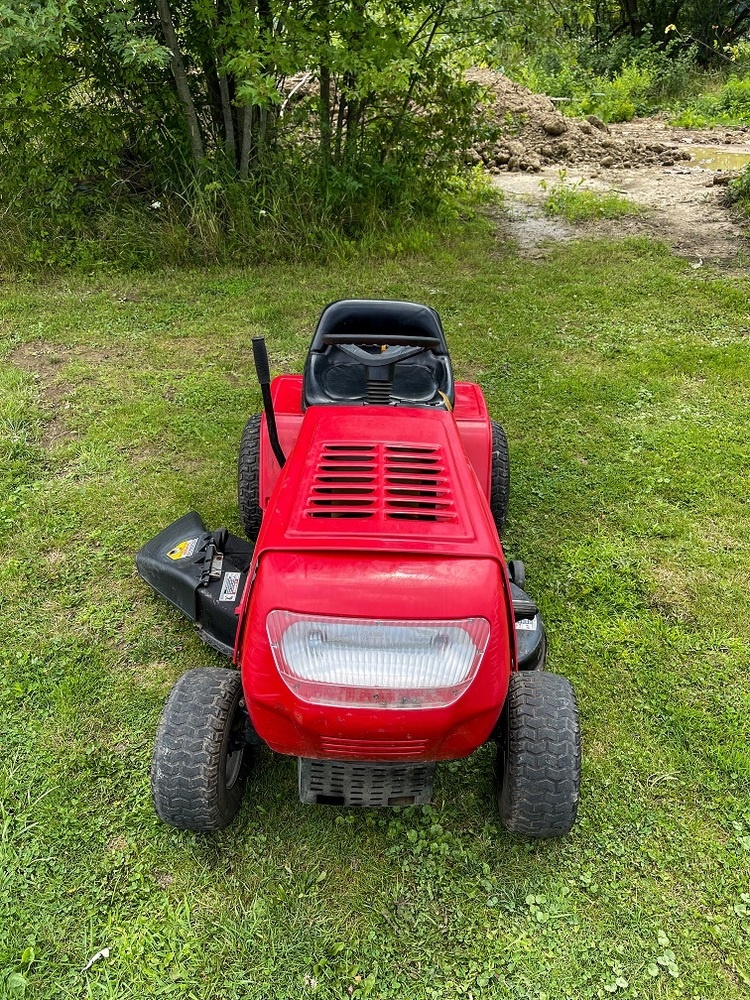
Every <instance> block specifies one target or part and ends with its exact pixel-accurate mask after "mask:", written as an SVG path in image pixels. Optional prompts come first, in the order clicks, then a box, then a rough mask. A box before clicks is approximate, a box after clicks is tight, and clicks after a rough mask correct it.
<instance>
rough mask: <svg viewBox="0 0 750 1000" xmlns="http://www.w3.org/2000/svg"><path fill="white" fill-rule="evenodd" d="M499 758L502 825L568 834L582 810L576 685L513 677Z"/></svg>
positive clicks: (532, 674)
mask: <svg viewBox="0 0 750 1000" xmlns="http://www.w3.org/2000/svg"><path fill="white" fill-rule="evenodd" d="M504 715H505V725H504V729H503V734H502V735H503V739H502V740H501V743H500V747H499V753H498V766H497V779H498V786H499V787H498V806H499V809H500V818H501V820H502V822H503V825H504V826H505V827H506V828H507V829H508V830H510V831H511V832H512V833H520V834H523V835H525V836H527V837H559V836H561V835H562V834H565V833H568V831H569V830H570V829H571V827H572V826H573V823H574V822H575V818H576V813H577V811H578V794H579V787H580V783H581V733H580V726H579V721H578V706H577V704H576V699H575V694H574V693H573V686H572V684H571V683H570V681H569V680H568V679H567V678H566V677H560V675H559V674H548V673H543V672H537V671H529V672H527V673H515V674H513V675H512V676H511V679H510V687H509V689H508V699H507V703H506V707H505V711H504Z"/></svg>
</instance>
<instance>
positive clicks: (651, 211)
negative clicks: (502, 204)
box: [493, 121, 750, 267]
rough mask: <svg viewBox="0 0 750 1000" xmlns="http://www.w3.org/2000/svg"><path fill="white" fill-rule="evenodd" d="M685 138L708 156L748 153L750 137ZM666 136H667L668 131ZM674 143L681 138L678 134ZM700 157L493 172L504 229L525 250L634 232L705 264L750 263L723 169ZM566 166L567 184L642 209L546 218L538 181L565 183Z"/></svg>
mask: <svg viewBox="0 0 750 1000" xmlns="http://www.w3.org/2000/svg"><path fill="white" fill-rule="evenodd" d="M665 128H666V126H664V125H662V123H658V122H648V123H647V122H643V121H640V122H632V123H627V124H622V125H618V126H612V132H613V134H616V135H618V137H621V138H630V137H631V135H637V134H638V132H642V131H643V130H645V129H651V130H652V134H653V132H661V131H662V130H663V129H665ZM680 131H681V132H682V133H684V134H683V135H681V136H680V138H679V140H678V141H680V142H683V143H685V144H687V143H689V144H690V145H691V147H692V148H693V149H694V150H695V155H696V156H697V157H698V158H699V162H700V157H701V155H702V156H703V157H704V159H705V160H708V159H710V158H711V156H712V155H713V152H714V151H717V152H719V153H731V154H736V153H746V154H747V155H748V156H750V143H739V144H738V143H736V142H734V143H732V144H726V143H721V144H717V143H715V142H714V143H713V144H712V145H711V146H710V147H709V146H708V145H706V146H705V147H704V148H703V149H700V148H699V142H700V140H702V139H703V140H704V141H705V137H704V136H703V135H700V134H699V135H695V136H694V135H691V134H690V133H688V132H687V130H684V129H683V130H680ZM665 138H666V137H665ZM670 141H672V142H674V141H675V138H674V137H672V138H671V140H670ZM699 162H691V161H677V162H676V163H675V164H674V165H672V166H664V165H662V164H659V165H645V166H640V167H631V168H625V167H609V168H607V167H597V166H590V165H586V164H578V165H577V164H572V165H568V166H565V167H563V168H561V167H560V166H559V165H557V164H555V165H548V166H544V167H541V168H540V170H539V171H538V172H534V173H530V172H525V171H524V172H521V171H518V172H515V171H514V172H502V173H498V174H495V175H494V176H493V183H495V184H496V185H497V186H498V187H500V188H501V189H502V190H503V191H504V192H505V194H506V199H507V200H506V204H507V208H508V218H507V222H506V223H505V224H504V225H505V230H506V231H507V233H508V235H509V236H510V237H511V238H512V239H514V240H515V241H516V242H517V243H518V246H519V249H520V251H521V252H522V253H524V254H526V255H529V256H540V255H543V254H544V253H545V250H544V245H545V244H547V243H548V242H549V241H555V240H571V239H577V238H580V236H581V235H583V234H586V235H601V236H632V235H648V236H653V237H654V238H656V239H662V240H665V241H666V242H667V243H669V244H670V245H671V246H672V247H673V249H674V250H675V252H676V253H678V254H680V255H682V256H684V257H686V258H688V259H689V260H690V261H691V262H692V263H694V264H696V265H698V266H700V265H702V264H704V263H715V264H721V265H725V266H727V265H728V266H734V267H737V266H742V265H745V266H747V258H748V255H749V254H750V241H748V238H747V232H748V227H747V225H745V226H744V228H743V225H742V224H741V220H739V219H738V218H737V217H736V214H735V213H734V212H732V210H730V209H729V208H727V206H726V205H725V204H724V195H725V191H726V188H725V186H724V185H722V184H716V183H714V178H715V177H716V176H717V171H715V170H714V169H713V167H712V166H702V165H699ZM561 169H563V170H564V171H565V181H564V182H565V183H566V184H570V185H574V184H578V183H580V184H581V186H582V187H583V188H588V189H590V190H594V191H602V192H604V191H616V192H618V193H619V194H622V195H624V196H626V197H627V198H629V199H630V200H631V201H633V202H635V203H636V204H638V205H640V206H642V207H643V209H644V211H643V214H642V215H640V216H633V217H626V218H623V219H616V220H608V219H602V220H599V221H596V222H588V223H585V224H583V225H578V226H574V225H570V224H568V223H565V222H563V221H561V220H560V219H552V218H548V217H547V216H546V215H545V214H544V212H543V209H542V202H543V200H544V198H545V197H546V193H545V191H544V189H543V188H542V186H541V184H540V181H542V180H544V181H546V183H547V185H548V186H549V185H551V184H555V183H558V182H559V181H560V171H561Z"/></svg>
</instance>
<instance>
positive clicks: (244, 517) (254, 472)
mask: <svg viewBox="0 0 750 1000" xmlns="http://www.w3.org/2000/svg"><path fill="white" fill-rule="evenodd" d="M237 499H238V501H239V508H240V521H241V522H242V527H243V529H244V531H245V534H246V535H247V537H248V538H249V539H251V540H252V541H254V540H255V539H256V538H257V537H258V532H259V531H260V524H261V521H262V520H263V511H262V510H261V507H260V414H259V413H256V414H253V416H252V417H250V419H249V420H248V422H247V423H246V424H245V429H244V430H243V432H242V439H241V440H240V457H239V462H238V468H237Z"/></svg>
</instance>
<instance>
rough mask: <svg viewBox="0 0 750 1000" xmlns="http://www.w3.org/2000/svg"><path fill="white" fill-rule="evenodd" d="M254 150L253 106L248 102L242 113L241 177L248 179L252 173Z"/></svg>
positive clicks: (244, 179)
mask: <svg viewBox="0 0 750 1000" xmlns="http://www.w3.org/2000/svg"><path fill="white" fill-rule="evenodd" d="M252 150H253V108H252V105H250V104H246V105H245V110H244V113H243V115H242V151H241V152H240V179H241V180H243V181H246V180H247V178H248V174H249V173H250V154H251V153H252Z"/></svg>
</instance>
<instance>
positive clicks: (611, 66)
mask: <svg viewBox="0 0 750 1000" xmlns="http://www.w3.org/2000/svg"><path fill="white" fill-rule="evenodd" d="M514 75H515V76H516V77H517V78H518V79H519V80H520V82H522V83H524V84H525V85H526V86H528V87H530V89H532V90H534V91H537V92H542V93H546V94H548V95H549V96H551V97H564V98H567V99H568V100H567V102H566V103H565V104H563V105H562V109H563V111H565V113H567V114H570V115H574V116H581V115H589V114H595V115H597V116H598V117H600V118H602V119H603V120H604V121H607V122H613V121H614V122H617V121H630V120H631V119H632V118H634V117H636V116H642V115H647V114H650V113H652V112H653V111H655V110H656V109H658V108H663V107H665V106H669V105H671V104H673V103H674V102H675V101H676V100H677V99H678V98H682V99H683V100H684V99H685V98H687V97H690V96H692V95H693V94H695V93H698V92H699V91H700V89H701V88H704V87H705V85H706V74H705V73H704V72H701V71H700V70H699V69H698V67H697V64H696V61H695V49H694V48H687V49H684V50H682V49H680V48H678V47H676V46H675V45H674V44H673V43H670V44H669V45H668V46H667V47H666V49H660V48H657V47H656V46H653V45H650V44H647V43H646V42H644V41H642V40H640V41H634V40H633V39H623V40H621V41H619V42H615V43H613V44H612V45H611V46H608V47H607V48H606V49H605V50H603V51H598V50H593V51H592V50H590V49H588V50H587V49H586V48H585V47H582V46H580V45H579V44H575V43H572V42H569V43H567V44H564V45H563V46H562V47H560V48H557V47H556V48H555V49H549V50H546V51H545V52H543V53H541V54H540V55H539V56H535V57H531V58H527V59H526V60H525V61H524V62H523V63H522V64H521V65H519V67H518V70H517V72H515V74H514Z"/></svg>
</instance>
